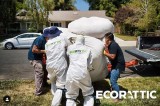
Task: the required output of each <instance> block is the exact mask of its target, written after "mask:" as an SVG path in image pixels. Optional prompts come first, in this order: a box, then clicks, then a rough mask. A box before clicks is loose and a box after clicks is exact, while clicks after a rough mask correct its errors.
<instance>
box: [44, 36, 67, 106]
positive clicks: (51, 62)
mask: <svg viewBox="0 0 160 106" xmlns="http://www.w3.org/2000/svg"><path fill="white" fill-rule="evenodd" d="M66 46H67V42H66V39H65V38H64V36H57V37H55V38H51V39H49V40H48V41H47V43H46V45H45V50H46V56H47V61H46V66H47V71H48V77H49V79H50V80H51V91H52V93H54V98H53V100H52V106H58V105H59V104H60V102H61V99H62V89H64V88H65V82H66V72H67V67H68V66H67V61H66V50H65V47H66ZM55 82H56V88H57V89H55V86H54V85H55V84H54V83H55Z"/></svg>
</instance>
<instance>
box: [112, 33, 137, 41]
mask: <svg viewBox="0 0 160 106" xmlns="http://www.w3.org/2000/svg"><path fill="white" fill-rule="evenodd" d="M115 36H116V37H118V38H120V39H123V40H125V41H135V40H136V39H137V37H136V36H130V35H122V34H118V33H115Z"/></svg>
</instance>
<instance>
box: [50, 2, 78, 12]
mask: <svg viewBox="0 0 160 106" xmlns="http://www.w3.org/2000/svg"><path fill="white" fill-rule="evenodd" d="M53 1H54V3H55V8H54V10H76V7H75V6H74V3H75V0H53Z"/></svg>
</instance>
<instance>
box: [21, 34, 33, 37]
mask: <svg viewBox="0 0 160 106" xmlns="http://www.w3.org/2000/svg"><path fill="white" fill-rule="evenodd" d="M30 37H33V35H32V34H23V35H20V36H18V38H30Z"/></svg>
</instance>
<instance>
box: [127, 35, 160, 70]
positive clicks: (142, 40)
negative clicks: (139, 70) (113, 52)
mask: <svg viewBox="0 0 160 106" xmlns="http://www.w3.org/2000/svg"><path fill="white" fill-rule="evenodd" d="M125 52H127V53H129V54H130V55H133V56H135V57H136V58H137V59H138V60H139V63H140V64H143V65H144V64H145V65H152V66H158V67H160V36H139V37H138V38H137V44H136V48H133V49H129V50H125Z"/></svg>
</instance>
